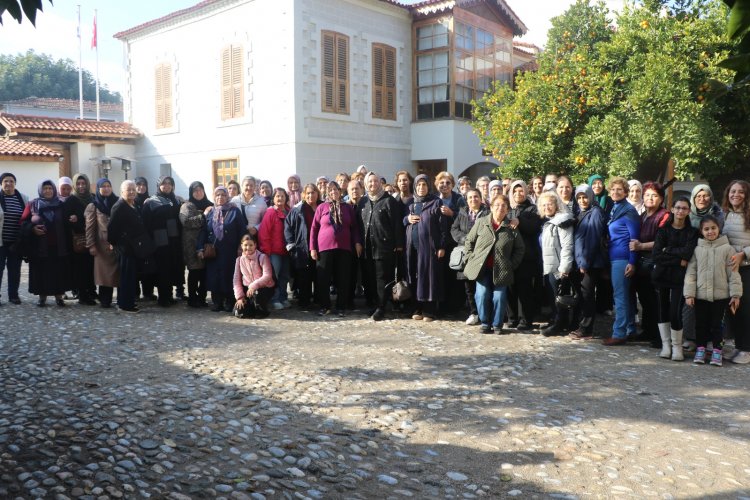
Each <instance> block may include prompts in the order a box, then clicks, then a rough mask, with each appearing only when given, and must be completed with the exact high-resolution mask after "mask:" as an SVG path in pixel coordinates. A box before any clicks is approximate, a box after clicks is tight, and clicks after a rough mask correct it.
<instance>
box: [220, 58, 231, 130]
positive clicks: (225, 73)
mask: <svg viewBox="0 0 750 500" xmlns="http://www.w3.org/2000/svg"><path fill="white" fill-rule="evenodd" d="M231 117H232V50H231V47H226V48H225V49H223V50H222V51H221V119H222V120H226V119H228V118H231Z"/></svg>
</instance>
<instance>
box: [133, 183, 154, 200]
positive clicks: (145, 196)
mask: <svg viewBox="0 0 750 500" xmlns="http://www.w3.org/2000/svg"><path fill="white" fill-rule="evenodd" d="M133 181H134V182H135V184H136V185H138V184H144V185H145V186H146V192H145V193H143V194H141V193H137V194H136V195H135V204H136V206H138V207H142V206H143V203H144V202H145V201H146V200H148V198H149V196H150V195H149V194H148V181H147V180H146V178H145V177H136V178H135V179H133Z"/></svg>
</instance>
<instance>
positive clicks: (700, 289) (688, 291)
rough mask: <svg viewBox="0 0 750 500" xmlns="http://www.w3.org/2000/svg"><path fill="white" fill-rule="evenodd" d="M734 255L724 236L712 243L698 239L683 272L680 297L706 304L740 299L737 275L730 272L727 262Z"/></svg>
mask: <svg viewBox="0 0 750 500" xmlns="http://www.w3.org/2000/svg"><path fill="white" fill-rule="evenodd" d="M734 253H735V252H734V249H733V248H732V247H731V246H730V245H729V239H727V237H726V236H725V235H722V236H719V237H718V238H717V239H715V240H714V241H708V240H704V239H700V240H698V246H697V247H695V252H694V253H693V257H692V258H691V259H690V263H689V264H688V267H687V271H686V273H685V286H684V287H683V289H682V291H683V295H684V296H685V297H693V298H696V299H700V300H707V301H709V302H713V301H715V300H720V299H728V298H730V297H742V279H741V278H740V273H738V272H737V271H732V265H731V264H730V262H729V259H730V258H731V257H732V254H734Z"/></svg>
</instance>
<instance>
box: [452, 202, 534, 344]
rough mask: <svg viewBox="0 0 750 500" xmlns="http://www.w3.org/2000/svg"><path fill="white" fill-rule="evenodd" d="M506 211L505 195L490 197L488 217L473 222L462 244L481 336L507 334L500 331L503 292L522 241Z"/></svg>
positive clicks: (510, 279)
mask: <svg viewBox="0 0 750 500" xmlns="http://www.w3.org/2000/svg"><path fill="white" fill-rule="evenodd" d="M509 208H510V207H509V202H508V197H507V196H505V195H504V194H496V195H495V196H493V197H492V199H491V200H490V215H489V216H488V217H482V218H480V219H479V220H477V222H476V224H474V227H472V228H471V231H469V235H468V236H467V237H466V242H465V243H464V248H465V251H466V267H465V268H464V274H465V275H466V277H467V278H469V279H473V280H476V282H477V292H476V297H475V300H476V303H477V309H478V310H479V321H480V323H481V324H482V326H481V329H480V332H481V333H484V334H488V333H492V332H493V331H494V332H495V333H497V334H502V333H507V331H504V330H503V321H504V316H505V307H506V302H507V290H508V286H509V285H511V284H513V278H514V270H515V269H517V268H518V266H519V265H520V264H521V260H523V254H524V243H523V238H521V237H520V235H519V234H518V233H517V232H516V231H515V229H512V228H511V227H510V225H509V224H508V221H507V220H506V216H507V215H508V210H509Z"/></svg>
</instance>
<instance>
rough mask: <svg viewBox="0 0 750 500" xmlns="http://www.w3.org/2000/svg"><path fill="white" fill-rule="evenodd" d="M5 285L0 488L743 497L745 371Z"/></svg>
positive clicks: (431, 329)
mask: <svg viewBox="0 0 750 500" xmlns="http://www.w3.org/2000/svg"><path fill="white" fill-rule="evenodd" d="M23 286H25V285H23ZM22 299H23V300H24V303H23V304H22V305H20V306H15V305H12V304H7V303H4V304H3V306H2V307H0V317H1V318H2V333H0V498H2V499H5V498H57V499H65V498H71V499H72V498H78V499H105V498H171V499H187V498H226V499H246V498H253V499H263V498H267V499H272V498H273V499H275V498H313V499H315V498H353V499H358V498H377V499H385V498H404V497H412V498H478V497H483V498H509V497H517V498H614V497H617V498H620V497H622V498H627V497H630V498H644V497H654V498H750V446H748V443H749V442H750V398H748V388H749V386H750V384H749V382H750V375H749V374H750V372H749V371H748V367H747V366H737V365H731V364H730V365H725V366H724V367H722V368H716V367H710V366H708V365H706V366H693V364H692V363H690V362H682V363H677V362H672V361H668V360H662V359H659V358H657V357H656V351H655V350H654V349H650V348H648V347H647V346H645V345H628V346H624V347H616V348H605V347H603V346H601V345H600V344H599V343H598V342H571V341H569V340H567V339H566V338H563V337H557V338H544V337H541V336H539V335H533V334H520V333H514V334H510V335H503V336H498V335H479V333H478V327H468V326H465V325H464V324H463V322H462V321H446V320H441V321H435V322H433V323H429V324H428V323H424V322H416V321H413V320H411V319H389V320H387V321H383V322H379V323H375V322H372V321H371V320H369V319H367V318H366V317H365V315H364V313H360V312H351V313H349V314H348V315H347V316H346V317H344V318H337V317H331V316H327V317H323V318H319V317H318V316H316V315H315V314H314V313H308V312H301V311H296V310H286V311H282V312H280V313H274V314H273V315H272V317H270V318H268V319H264V320H239V319H235V318H233V317H231V316H230V315H228V314H226V313H212V312H209V311H207V310H194V309H189V308H187V307H185V306H184V305H182V304H178V305H176V306H174V307H172V308H169V309H166V310H165V309H162V308H158V307H156V306H155V305H150V304H146V305H144V306H143V311H142V312H141V313H140V314H137V315H132V314H125V313H119V312H117V310H116V309H110V310H105V309H101V308H99V307H90V306H81V305H78V304H76V303H73V302H69V303H68V306H67V307H64V308H59V307H56V306H54V305H50V306H48V307H46V308H38V307H36V306H35V305H34V300H33V297H30V296H28V295H22ZM605 325H606V323H605Z"/></svg>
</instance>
